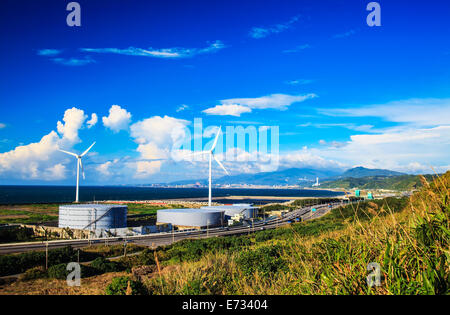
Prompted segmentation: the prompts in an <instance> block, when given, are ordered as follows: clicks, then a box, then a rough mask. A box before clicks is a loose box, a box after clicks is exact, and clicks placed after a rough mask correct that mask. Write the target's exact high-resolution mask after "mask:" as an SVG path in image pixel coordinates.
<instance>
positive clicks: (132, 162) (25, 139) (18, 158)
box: [0, 0, 450, 184]
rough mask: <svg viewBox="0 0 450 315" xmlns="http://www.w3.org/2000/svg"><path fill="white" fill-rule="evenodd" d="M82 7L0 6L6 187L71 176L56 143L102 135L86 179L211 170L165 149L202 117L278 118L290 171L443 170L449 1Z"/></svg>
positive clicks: (0, 123)
mask: <svg viewBox="0 0 450 315" xmlns="http://www.w3.org/2000/svg"><path fill="white" fill-rule="evenodd" d="M78 2H79V4H80V6H81V23H82V25H81V27H69V26H67V25H66V16H67V14H68V13H69V12H68V11H66V5H67V3H69V1H51V0H39V1H31V0H29V1H17V0H15V1H12V0H6V1H2V2H1V4H0V12H1V15H2V17H1V19H0V39H1V41H2V49H1V50H0V54H1V55H0V68H1V69H2V74H3V75H2V76H1V78H0V184H39V183H47V184H68V183H72V182H73V178H74V176H73V175H74V173H73V171H74V169H75V162H74V161H72V160H71V159H70V158H69V157H66V156H64V155H63V154H62V153H59V152H58V151H57V150H56V149H57V148H62V149H67V150H74V151H78V152H81V151H83V150H84V148H86V147H88V146H89V145H90V144H91V143H92V142H93V141H94V140H95V141H97V144H96V145H95V147H94V148H93V150H92V153H91V154H90V155H89V156H88V157H87V160H86V162H85V163H86V181H85V182H84V183H85V184H101V183H105V182H108V183H151V182H164V181H168V180H177V179H183V178H187V177H191V178H198V177H204V175H205V174H206V173H205V170H206V169H205V168H204V167H199V166H202V165H204V163H201V162H192V163H191V162H187V161H184V162H177V161H174V160H173V159H172V158H171V156H170V154H169V151H170V150H171V143H170V142H171V141H172V140H173V138H172V137H171V136H170V133H171V132H172V131H173V130H174V129H176V128H177V127H180V126H183V127H187V128H192V123H193V120H194V118H202V119H203V125H204V127H205V128H206V127H208V126H219V125H222V126H224V127H225V126H233V125H234V126H237V125H243V126H255V127H256V128H259V127H261V126H279V132H280V140H279V142H280V147H279V149H280V167H282V168H283V167H314V168H338V169H345V168H348V167H352V166H356V165H363V166H366V167H383V168H391V169H395V170H400V171H405V172H410V173H418V172H427V173H430V172H433V169H432V168H434V169H435V170H437V171H445V170H447V169H449V166H450V161H449V159H448V157H449V156H450V149H449V148H450V146H449V145H450V130H449V128H450V123H449V122H450V88H449V87H450V42H449V41H448V34H450V22H449V21H448V16H449V13H450V4H448V3H447V2H445V1H427V2H425V1H406V0H405V1H401V0H399V1H378V2H379V3H380V5H381V23H382V25H381V26H380V27H369V26H368V25H367V24H366V17H367V15H368V14H369V12H368V11H366V5H367V4H368V3H369V1H348V0H346V1H337V0H334V1H332V0H330V1H323V0H320V1H317V0H316V1H282V2H281V1H214V2H212V1H158V2H157V1H152V2H150V1H134V0H132V1H124V0H120V1H119V0H112V1H100V0H89V1H78ZM113 105H116V106H113ZM92 114H95V115H96V117H97V119H96V123H95V124H94V122H95V119H94V120H92ZM64 118H65V120H64ZM103 118H104V119H103ZM58 121H59V122H60V123H59V127H58ZM88 121H89V122H90V124H88ZM206 136H211V132H207V133H206V135H205V141H204V142H205V143H207V141H208V140H210V138H208V137H206ZM155 139H156V140H155ZM244 149H245V148H244ZM248 153H249V154H251V152H248ZM224 164H225V165H226V166H227V167H228V168H230V170H231V171H232V173H233V174H237V173H239V172H242V171H245V172H258V171H263V170H266V169H265V168H264V166H263V165H261V163H258V161H252V162H242V163H232V162H228V163H227V161H226V160H225V163H224ZM215 172H216V174H217V175H218V176H220V175H222V174H221V173H220V170H219V169H215ZM188 174H189V175H188Z"/></svg>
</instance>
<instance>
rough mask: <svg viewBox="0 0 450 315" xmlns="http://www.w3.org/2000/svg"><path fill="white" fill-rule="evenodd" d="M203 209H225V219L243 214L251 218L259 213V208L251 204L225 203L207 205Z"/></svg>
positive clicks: (246, 217) (245, 217)
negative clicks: (222, 204)
mask: <svg viewBox="0 0 450 315" xmlns="http://www.w3.org/2000/svg"><path fill="white" fill-rule="evenodd" d="M201 209H205V210H210V211H211V210H217V211H224V213H225V219H229V218H232V217H234V216H235V215H238V214H242V216H243V217H244V219H251V218H254V217H256V216H257V215H258V208H256V207H253V206H252V205H250V204H233V205H224V206H206V207H201Z"/></svg>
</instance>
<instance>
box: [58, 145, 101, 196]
mask: <svg viewBox="0 0 450 315" xmlns="http://www.w3.org/2000/svg"><path fill="white" fill-rule="evenodd" d="M94 144H95V142H94V143H93V144H91V146H90V147H89V148H87V150H86V151H84V152H83V153H81V154H80V155H78V154H76V153H72V152H68V151H64V150H60V149H58V151H61V152H63V153H66V154H69V155H72V156H74V157H76V158H77V192H76V195H75V196H76V197H75V202H77V203H78V191H79V188H80V167H81V173H82V174H83V179H85V176H84V169H83V163H82V162H81V158H82V157H83V156H85V155H86V154H87V153H88V152H89V150H90V149H92V147H93V146H94Z"/></svg>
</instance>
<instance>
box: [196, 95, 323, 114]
mask: <svg viewBox="0 0 450 315" xmlns="http://www.w3.org/2000/svg"><path fill="white" fill-rule="evenodd" d="M315 97H317V95H316V94H313V93H311V94H306V95H288V94H271V95H267V96H262V97H256V98H230V99H226V100H221V101H220V103H221V105H216V106H215V107H211V108H208V109H205V110H204V111H203V112H204V113H206V114H209V115H228V116H236V117H239V116H240V115H241V114H243V113H250V112H251V111H252V109H269V108H270V109H277V110H286V109H287V108H288V107H289V106H290V105H292V104H294V103H298V102H303V101H305V100H307V99H312V98H315Z"/></svg>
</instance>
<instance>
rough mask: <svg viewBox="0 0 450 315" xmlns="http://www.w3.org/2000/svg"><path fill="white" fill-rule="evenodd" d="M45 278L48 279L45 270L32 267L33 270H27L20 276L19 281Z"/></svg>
mask: <svg viewBox="0 0 450 315" xmlns="http://www.w3.org/2000/svg"><path fill="white" fill-rule="evenodd" d="M47 277H48V273H47V271H46V270H45V268H44V267H41V266H39V267H34V268H31V269H28V270H27V271H25V273H24V274H22V275H21V276H20V280H23V281H27V280H33V279H42V278H47Z"/></svg>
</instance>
